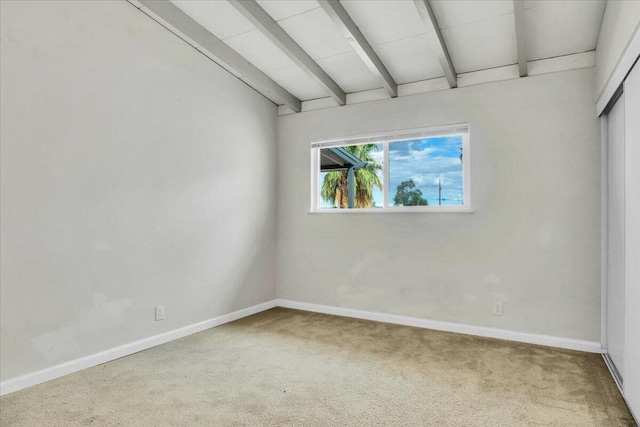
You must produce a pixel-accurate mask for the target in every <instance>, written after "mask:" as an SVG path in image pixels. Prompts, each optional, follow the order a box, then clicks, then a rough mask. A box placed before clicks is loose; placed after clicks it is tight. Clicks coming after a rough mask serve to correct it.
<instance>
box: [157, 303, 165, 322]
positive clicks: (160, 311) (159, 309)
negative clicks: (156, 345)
mask: <svg viewBox="0 0 640 427" xmlns="http://www.w3.org/2000/svg"><path fill="white" fill-rule="evenodd" d="M156 320H164V305H156Z"/></svg>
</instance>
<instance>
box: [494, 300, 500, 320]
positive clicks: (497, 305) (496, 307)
mask: <svg viewBox="0 0 640 427" xmlns="http://www.w3.org/2000/svg"><path fill="white" fill-rule="evenodd" d="M493 315H494V316H502V301H501V300H499V299H497V300H494V301H493Z"/></svg>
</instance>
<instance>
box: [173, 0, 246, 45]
mask: <svg viewBox="0 0 640 427" xmlns="http://www.w3.org/2000/svg"><path fill="white" fill-rule="evenodd" d="M172 3H173V4H175V5H176V6H178V7H179V8H180V9H182V11H183V12H184V13H186V14H187V15H189V16H190V17H191V18H193V19H194V20H195V21H196V22H198V24H200V25H202V26H203V27H205V28H206V29H207V30H209V31H210V32H211V33H212V34H213V35H214V36H216V37H218V38H219V39H225V38H227V37H232V36H235V35H238V34H242V33H246V32H247V31H251V30H253V29H254V28H255V27H254V26H253V24H252V23H251V22H249V21H248V20H247V19H246V18H245V17H244V16H242V14H241V13H240V12H238V11H237V10H236V9H235V8H234V7H233V6H231V5H230V4H229V2H227V1H194V0H172Z"/></svg>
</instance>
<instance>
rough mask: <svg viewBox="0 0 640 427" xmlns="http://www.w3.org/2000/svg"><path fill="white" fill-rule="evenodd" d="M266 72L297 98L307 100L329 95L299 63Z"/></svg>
mask: <svg viewBox="0 0 640 427" xmlns="http://www.w3.org/2000/svg"><path fill="white" fill-rule="evenodd" d="M266 74H267V75H268V76H269V77H271V78H272V79H273V80H275V81H276V83H278V84H279V85H280V86H282V87H283V88H285V89H286V90H288V91H289V92H290V93H291V94H292V95H293V96H295V97H296V98H298V99H300V100H303V101H307V100H310V99H318V98H326V97H327V96H328V95H327V93H326V92H325V91H323V90H322V88H321V87H320V86H318V84H317V83H316V82H315V81H314V80H313V79H312V78H311V77H309V76H308V75H307V74H305V72H304V71H302V70H301V69H300V68H299V67H298V66H297V65H294V66H293V67H286V68H280V69H278V70H271V71H266Z"/></svg>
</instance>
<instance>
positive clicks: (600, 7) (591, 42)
mask: <svg viewBox="0 0 640 427" xmlns="http://www.w3.org/2000/svg"><path fill="white" fill-rule="evenodd" d="M604 7H605V2H604V1H598V0H591V1H554V2H551V3H549V2H545V4H544V5H542V6H539V7H533V8H529V9H527V10H526V19H527V49H528V50H527V55H528V58H529V61H532V60H536V59H543V58H553V57H556V56H561V55H569V54H572V53H580V52H586V51H590V50H594V49H595V48H596V44H597V42H598V33H599V31H600V23H601V21H602V15H603V14H604Z"/></svg>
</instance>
